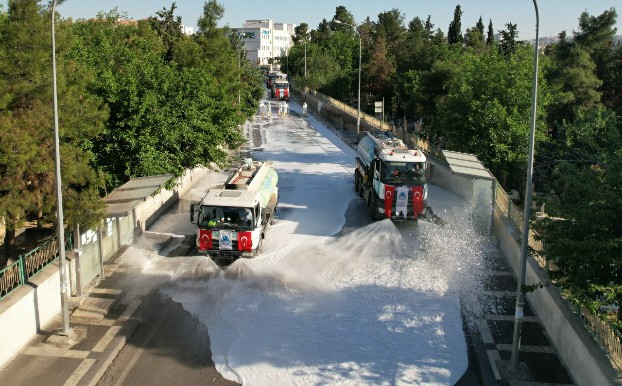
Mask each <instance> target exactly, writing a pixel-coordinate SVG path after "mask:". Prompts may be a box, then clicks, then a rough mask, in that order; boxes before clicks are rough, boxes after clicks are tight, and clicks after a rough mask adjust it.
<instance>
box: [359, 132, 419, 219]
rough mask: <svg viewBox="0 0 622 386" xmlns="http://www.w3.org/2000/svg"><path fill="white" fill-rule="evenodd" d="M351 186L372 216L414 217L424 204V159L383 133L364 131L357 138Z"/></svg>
mask: <svg viewBox="0 0 622 386" xmlns="http://www.w3.org/2000/svg"><path fill="white" fill-rule="evenodd" d="M355 163H356V170H355V173H354V189H355V190H356V191H357V192H358V193H359V195H360V196H362V197H364V198H365V200H366V202H367V205H368V208H369V213H370V215H371V217H372V219H374V220H377V219H383V218H389V219H391V220H394V221H400V220H417V219H419V217H421V216H424V215H425V213H426V207H427V193H428V189H427V180H426V172H425V171H426V166H427V161H426V157H425V155H424V154H423V152H422V151H421V150H419V149H409V148H408V147H407V146H406V145H405V144H404V142H403V141H402V140H400V139H397V138H395V137H393V136H392V135H390V133H386V132H367V133H366V134H365V136H364V137H363V138H361V140H360V141H359V144H358V147H357V157H356V159H355Z"/></svg>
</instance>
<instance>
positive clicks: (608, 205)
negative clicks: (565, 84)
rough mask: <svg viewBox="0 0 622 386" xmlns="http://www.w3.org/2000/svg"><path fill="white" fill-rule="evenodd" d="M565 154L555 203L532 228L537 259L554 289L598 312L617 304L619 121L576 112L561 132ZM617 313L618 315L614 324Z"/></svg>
mask: <svg viewBox="0 0 622 386" xmlns="http://www.w3.org/2000/svg"><path fill="white" fill-rule="evenodd" d="M562 130H563V131H564V133H565V135H564V139H565V144H566V147H565V151H564V152H563V153H562V154H561V158H560V159H559V160H558V163H557V165H556V167H555V169H554V173H553V174H552V178H551V182H552V186H553V188H554V189H555V192H556V194H557V198H558V200H556V201H553V202H552V203H551V204H550V205H549V206H548V212H549V213H550V214H551V216H552V217H549V218H548V219H546V220H545V221H543V222H542V223H539V224H537V225H538V228H539V229H540V232H541V233H542V234H543V235H544V249H543V251H542V254H543V255H544V256H545V257H546V258H547V259H548V260H551V261H552V262H554V263H555V265H556V266H557V268H558V269H557V270H554V271H552V272H551V278H552V279H553V280H554V283H555V284H556V285H558V286H560V287H561V288H562V289H564V290H565V291H566V293H567V294H568V295H569V296H571V297H573V298H574V299H576V300H578V301H579V302H581V303H582V304H587V305H589V306H591V307H592V308H593V309H594V310H597V309H598V308H599V307H600V306H602V305H610V304H612V303H616V304H618V305H619V304H622V258H621V252H622V191H621V190H620V189H621V188H620V187H621V186H622V172H621V170H622V151H621V150H620V149H622V141H621V137H620V132H621V131H622V127H621V125H620V121H619V117H617V116H616V115H615V114H614V113H613V112H611V111H609V110H607V109H605V108H603V107H599V108H595V109H591V110H587V111H585V112H579V113H578V114H577V118H576V119H575V121H574V122H573V123H567V124H564V125H563V127H562ZM621 314H622V312H620V311H619V312H618V320H622V318H621V317H620V316H621Z"/></svg>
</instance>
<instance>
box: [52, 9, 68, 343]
mask: <svg viewBox="0 0 622 386" xmlns="http://www.w3.org/2000/svg"><path fill="white" fill-rule="evenodd" d="M55 8H56V0H54V1H53V2H52V93H53V100H54V159H55V167H56V211H57V215H56V217H57V220H58V224H57V228H58V260H59V279H60V306H61V316H62V329H61V332H60V333H61V334H62V335H69V333H70V331H71V328H70V327H69V307H68V305H67V279H66V278H65V228H64V226H63V222H64V221H63V195H62V189H61V178H60V146H59V142H60V141H59V139H58V98H57V90H56V37H55V34H54V13H55Z"/></svg>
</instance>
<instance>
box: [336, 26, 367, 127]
mask: <svg viewBox="0 0 622 386" xmlns="http://www.w3.org/2000/svg"><path fill="white" fill-rule="evenodd" d="M335 23H337V24H343V25H347V26H350V27H352V28H354V31H355V32H356V34H357V35H358V36H359V79H358V97H357V105H358V106H357V110H356V135H357V137H358V135H359V133H360V132H361V58H362V55H361V52H362V40H361V34H360V33H359V32H358V31H357V30H356V27H355V26H353V25H352V24H349V23H344V22H342V21H341V20H335Z"/></svg>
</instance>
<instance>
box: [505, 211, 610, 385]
mask: <svg viewBox="0 0 622 386" xmlns="http://www.w3.org/2000/svg"><path fill="white" fill-rule="evenodd" d="M493 228H494V234H495V236H496V238H497V241H498V242H499V247H500V248H501V250H502V251H503V254H504V255H505V257H506V259H507V261H508V263H509V264H510V266H511V267H512V270H513V271H514V274H515V276H518V275H517V273H518V272H519V268H520V267H519V265H520V260H521V250H520V238H521V235H520V234H519V232H518V230H517V229H516V228H515V227H514V224H513V223H512V222H511V221H510V219H509V218H508V217H507V216H506V215H505V214H504V213H503V211H502V210H501V209H500V208H499V207H496V208H495V219H494V224H493ZM547 282H548V279H547V277H546V273H545V272H544V271H543V269H542V268H541V267H540V266H539V265H538V263H537V262H536V261H535V260H534V259H533V258H528V260H527V269H526V271H525V284H527V285H530V284H538V283H542V284H545V283H547ZM527 300H528V301H529V304H530V305H531V307H532V308H533V309H534V311H535V312H536V314H537V315H538V318H539V319H540V321H541V322H542V325H543V326H544V328H545V329H546V332H547V334H548V336H549V338H550V339H551V342H552V343H553V345H554V346H555V349H556V350H557V352H558V353H559V356H560V357H561V358H562V360H563V361H564V364H565V365H566V367H567V369H568V371H569V372H570V374H571V375H572V377H573V379H574V380H575V382H577V384H578V385H622V379H620V375H619V374H616V372H615V370H614V368H613V366H612V365H611V362H610V361H609V359H608V358H607V356H606V354H605V352H604V350H603V349H602V348H601V347H600V346H599V345H598V343H597V342H596V341H595V340H594V338H593V337H592V336H591V335H590V333H589V332H588V331H587V329H586V328H585V326H584V324H583V322H582V321H581V320H580V319H579V317H578V316H577V315H576V314H574V313H573V312H572V310H571V309H570V307H569V305H568V303H567V302H566V301H565V300H564V299H563V298H562V297H561V295H560V293H559V290H558V289H557V288H556V287H544V288H540V289H537V290H535V291H533V292H530V293H529V294H527Z"/></svg>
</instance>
